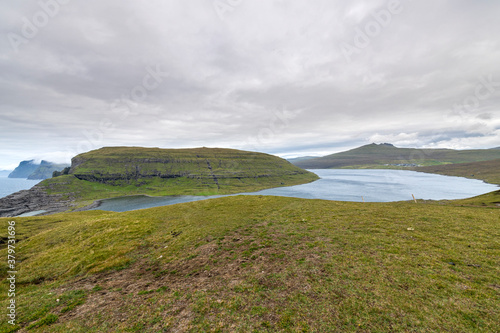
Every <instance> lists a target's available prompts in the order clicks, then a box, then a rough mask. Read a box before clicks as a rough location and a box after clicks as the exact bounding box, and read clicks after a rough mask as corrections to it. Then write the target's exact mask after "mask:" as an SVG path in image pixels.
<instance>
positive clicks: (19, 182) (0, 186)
mask: <svg viewBox="0 0 500 333" xmlns="http://www.w3.org/2000/svg"><path fill="white" fill-rule="evenodd" d="M40 181H41V180H39V179H37V180H30V179H23V178H8V177H0V198H3V197H6V196H8V195H9V194H12V193H15V192H17V191H21V190H27V189H30V188H32V187H33V186H35V185H36V184H38V183H39V182H40Z"/></svg>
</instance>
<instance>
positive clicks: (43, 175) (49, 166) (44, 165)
mask: <svg viewBox="0 0 500 333" xmlns="http://www.w3.org/2000/svg"><path fill="white" fill-rule="evenodd" d="M66 167H69V164H56V163H52V162H47V161H44V160H42V162H41V163H40V165H39V166H38V168H36V169H35V171H33V172H32V173H31V174H30V175H29V176H28V179H47V178H51V177H52V174H53V172H54V171H61V170H62V169H64V168H66Z"/></svg>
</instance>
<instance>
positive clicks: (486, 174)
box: [413, 159, 500, 185]
mask: <svg viewBox="0 0 500 333" xmlns="http://www.w3.org/2000/svg"><path fill="white" fill-rule="evenodd" d="M413 170H415V171H420V172H428V173H437V174H440V175H447V176H458V177H466V178H472V179H480V180H484V181H485V182H487V183H491V184H497V185H500V159H497V160H492V161H483V162H472V163H460V164H446V165H434V166H426V167H418V168H413Z"/></svg>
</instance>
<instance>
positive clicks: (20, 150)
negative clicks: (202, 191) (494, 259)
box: [0, 0, 500, 169]
mask: <svg viewBox="0 0 500 333" xmlns="http://www.w3.org/2000/svg"><path fill="white" fill-rule="evenodd" d="M54 1H58V0H44V1H43V3H53V2H54ZM231 3H232V4H233V7H230V8H231V10H228V11H226V12H225V13H224V14H221V13H220V12H219V13H218V12H217V10H216V9H215V8H214V2H212V1H201V0H198V1H189V2H185V1H184V2H183V1H168V2H164V1H158V0H156V1H148V2H146V3H139V2H134V1H118V0H112V1H106V2H102V1H97V0H90V1H86V2H85V3H82V2H77V1H69V2H68V4H65V5H60V7H59V9H58V11H57V14H56V15H54V17H50V19H49V20H48V22H47V24H46V25H44V26H43V27H40V28H38V32H37V34H36V36H34V37H33V38H27V43H24V44H21V45H19V52H15V51H14V50H13V49H12V47H11V45H10V43H9V39H8V38H7V37H8V36H9V35H8V34H11V33H16V34H18V35H19V36H22V29H23V24H24V23H23V22H25V21H23V17H26V18H27V19H28V20H33V16H34V15H36V14H37V13H39V12H40V11H41V10H42V9H41V7H40V4H39V3H38V2H37V1H34V0H33V1H23V2H5V3H2V4H1V5H0V8H1V9H2V10H1V11H0V33H1V34H2V35H3V36H4V37H5V38H3V39H0V73H1V74H0V120H1V123H0V140H1V143H2V145H1V148H0V169H2V168H3V167H4V166H7V165H12V164H15V163H17V162H18V160H19V159H20V158H21V156H26V158H29V157H31V156H41V157H43V154H46V155H47V156H65V155H68V156H69V155H71V154H76V153H79V152H82V151H83V150H85V149H94V148H99V147H101V146H107V145H144V146H160V147H190V146H225V147H234V148H241V149H255V150H261V151H265V152H270V153H275V154H282V155H287V156H292V155H300V154H302V153H304V154H306V153H307V154H313V155H314V154H319V153H321V154H323V153H332V152H335V151H339V150H343V149H348V148H353V147H355V146H357V145H361V144H365V143H368V142H370V140H371V139H374V138H380V139H383V138H389V139H390V138H392V139H394V140H395V141H397V142H394V143H396V144H397V143H398V142H399V143H400V144H402V145H405V144H406V145H416V146H436V147H437V146H440V147H441V146H447V145H449V147H452V148H470V147H472V148H486V147H493V146H500V133H499V131H498V128H499V126H500V123H499V118H500V117H499V115H500V83H499V84H498V86H495V87H494V91H493V92H492V93H491V94H490V95H489V96H488V98H482V99H480V100H479V99H478V103H477V105H473V106H474V107H468V108H462V109H457V108H456V107H455V105H457V104H458V105H462V106H463V105H464V101H469V102H470V101H472V102H475V100H474V99H473V98H474V96H475V93H476V90H477V89H476V88H477V85H478V84H480V82H481V81H480V80H481V78H482V77H487V76H489V75H491V76H492V77H493V78H494V82H500V65H499V63H498V60H497V59H498V58H499V56H500V43H499V40H498V31H500V22H499V21H498V16H499V14H500V3H498V2H497V1H476V2H471V1H451V0H447V1H439V2H428V1H424V2H422V1H418V2H417V1H409V0H401V1H400V3H401V8H402V10H401V12H400V13H398V14H395V15H392V16H391V18H390V20H389V23H388V24H387V25H386V26H383V27H380V31H379V32H378V33H377V34H375V36H373V37H369V38H368V44H367V45H366V46H364V47H363V48H357V49H356V50H355V53H353V54H352V57H351V59H350V61H348V59H346V57H345V54H344V53H343V52H342V48H341V45H343V44H342V43H347V44H351V45H354V43H355V40H354V38H355V37H356V34H357V33H358V31H360V30H361V31H364V29H365V28H366V27H367V25H369V24H372V25H373V24H375V23H376V22H377V20H376V18H375V16H374V15H375V14H374V13H382V12H383V11H385V10H387V9H388V8H389V3H390V2H389V1H383V0H380V1H365V0H358V1H350V2H346V1H327V0H319V1H315V2H314V3H305V2H302V1H298V0H297V1H295V0H291V1H282V0H276V1H264V0H260V1H247V0H243V1H240V2H231ZM374 22H375V23H374ZM10 36H12V35H10ZM157 66H159V68H161V71H162V72H163V73H168V75H166V74H165V75H164V76H163V77H161V82H159V84H158V86H157V87H154V89H146V88H145V86H144V82H145V77H146V76H147V75H149V72H150V70H148V68H156V67H157ZM147 82H149V83H151V82H153V81H146V83H147ZM146 85H147V84H146ZM484 91H485V90H483V91H482V92H484ZM134 92H135V93H136V96H137V94H139V93H141V94H142V93H145V95H144V96H142V97H141V98H139V99H137V98H134V96H133V93H134ZM470 96H472V99H471V98H469V97H470ZM467 98H469V99H467ZM284 110H286V112H288V113H287V115H288V117H287V118H286V120H285V121H282V122H280V120H279V118H276V117H277V115H278V116H279V115H280V112H281V113H282V112H285V111H284ZM276 119H278V120H276ZM61 158H62V157H61ZM21 159H24V158H21Z"/></svg>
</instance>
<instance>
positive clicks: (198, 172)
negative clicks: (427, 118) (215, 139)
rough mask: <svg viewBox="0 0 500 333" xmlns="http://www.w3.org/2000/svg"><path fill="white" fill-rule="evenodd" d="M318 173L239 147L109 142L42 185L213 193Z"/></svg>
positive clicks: (68, 195) (110, 192)
mask: <svg viewBox="0 0 500 333" xmlns="http://www.w3.org/2000/svg"><path fill="white" fill-rule="evenodd" d="M316 179H318V176H316V175H315V174H313V173H311V172H308V171H305V170H302V169H300V168H298V167H296V166H294V165H292V164H291V163H289V162H288V161H286V160H283V159H281V158H279V157H276V156H273V155H268V154H263V153H255V152H246V151H240V150H234V149H220V148H196V149H159V148H139V147H109V148H102V149H98V150H94V151H91V152H88V153H84V154H80V155H78V156H76V157H75V158H73V160H72V166H71V170H70V174H69V175H66V176H60V177H56V178H53V179H48V180H46V181H44V182H42V183H41V184H40V185H39V186H41V187H43V188H44V189H46V191H47V192H48V193H49V194H60V195H62V196H63V199H72V200H75V201H77V202H78V203H79V204H78V205H79V206H82V205H86V204H90V203H92V202H93V201H94V200H97V199H104V198H111V197H116V196H123V195H136V194H146V195H157V196H159V195H183V194H191V195H209V194H230V193H238V192H249V191H258V190H262V189H266V188H271V187H279V186H290V185H297V184H304V183H307V182H311V181H314V180H316Z"/></svg>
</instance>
